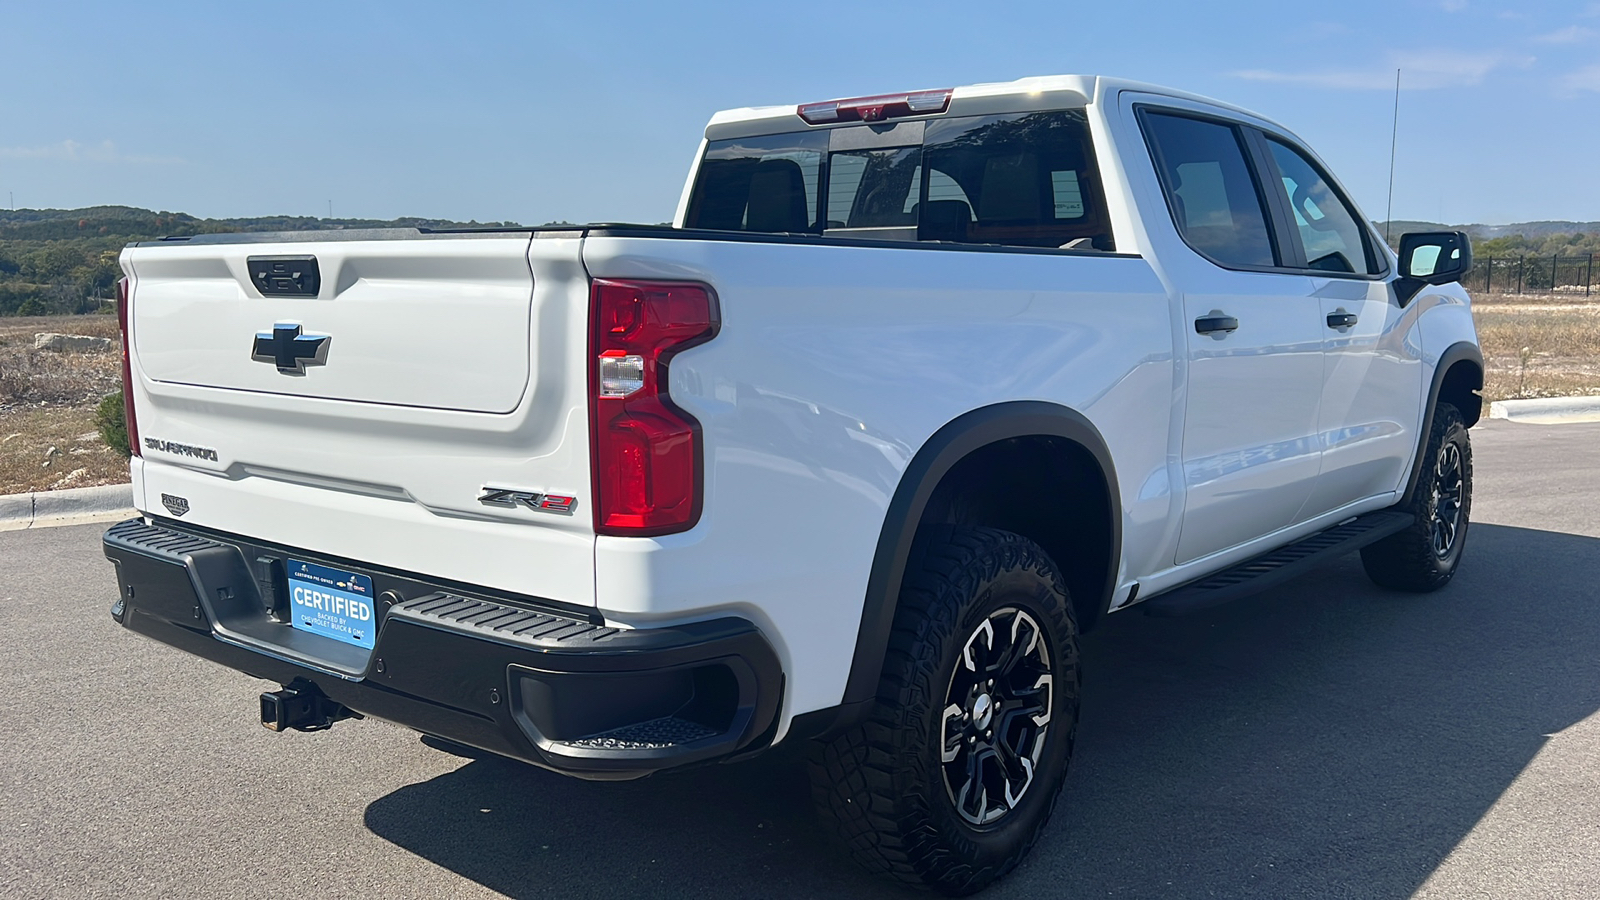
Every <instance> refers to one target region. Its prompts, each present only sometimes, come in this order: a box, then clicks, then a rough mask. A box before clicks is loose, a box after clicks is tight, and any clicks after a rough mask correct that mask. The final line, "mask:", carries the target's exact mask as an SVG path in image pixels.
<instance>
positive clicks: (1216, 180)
mask: <svg viewBox="0 0 1600 900" xmlns="http://www.w3.org/2000/svg"><path fill="white" fill-rule="evenodd" d="M1144 130H1145V138H1146V139H1147V140H1148V141H1149V143H1150V149H1151V151H1152V155H1153V156H1154V157H1155V161H1156V172H1157V174H1158V175H1159V176H1160V178H1161V187H1162V189H1163V190H1164V191H1165V192H1166V195H1167V203H1168V205H1169V206H1170V207H1171V208H1172V219H1173V222H1174V223H1175V224H1176V225H1177V227H1178V233H1179V234H1181V235H1183V239H1184V240H1185V241H1187V242H1188V244H1189V246H1191V247H1193V248H1194V249H1196V250H1198V251H1200V252H1201V253H1202V254H1204V255H1205V256H1207V257H1209V258H1210V259H1211V260H1213V261H1214V262H1216V263H1218V264H1220V265H1224V266H1275V265H1277V264H1278V261H1277V258H1276V256H1275V254H1274V253H1273V249H1272V238H1271V236H1270V233H1269V232H1268V230H1267V214H1266V209H1265V208H1264V206H1263V204H1262V202H1261V195H1260V193H1259V192H1258V191H1257V190H1256V185H1255V179H1253V178H1252V177H1251V176H1250V168H1249V166H1248V165H1247V164H1246V163H1245V151H1244V144H1243V143H1242V142H1241V141H1240V136H1239V133H1238V131H1237V129H1235V128H1234V127H1232V126H1230V125H1224V124H1221V123H1219V122H1211V121H1207V120H1203V119H1191V118H1189V117H1187V116H1180V115H1170V114H1166V113H1155V112H1151V113H1147V114H1146V115H1145V116H1144Z"/></svg>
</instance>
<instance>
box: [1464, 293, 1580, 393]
mask: <svg viewBox="0 0 1600 900" xmlns="http://www.w3.org/2000/svg"><path fill="white" fill-rule="evenodd" d="M1472 312H1473V318H1474V319H1476V320H1477V323H1478V341H1479V343H1481V344H1482V345H1483V361H1484V367H1485V372H1484V382H1485V384H1484V387H1483V396H1484V399H1485V400H1509V399H1515V398H1523V397H1570V396H1576V395H1584V394H1587V395H1600V294H1597V295H1594V296H1591V297H1585V296H1583V295H1582V294H1544V295H1534V294H1522V295H1520V296H1519V295H1516V294H1474V295H1473V298H1472Z"/></svg>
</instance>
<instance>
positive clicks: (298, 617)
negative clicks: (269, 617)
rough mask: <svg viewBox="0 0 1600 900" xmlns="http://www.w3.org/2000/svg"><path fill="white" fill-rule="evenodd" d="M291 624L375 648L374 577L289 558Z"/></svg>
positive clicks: (324, 635) (347, 641) (302, 629)
mask: <svg viewBox="0 0 1600 900" xmlns="http://www.w3.org/2000/svg"><path fill="white" fill-rule="evenodd" d="M287 568H288V570H289V610H290V612H291V613H292V616H291V617H290V620H289V624H291V625H293V626H294V627H296V628H298V629H300V630H301V631H309V632H311V633H312V634H320V635H322V636H323V637H331V638H333V639H334V640H336V641H344V642H345V643H346V644H355V645H356V646H357V647H365V648H367V649H368V650H371V649H372V639H373V637H374V632H376V631H377V624H378V623H377V619H376V617H375V616H374V615H373V605H372V579H371V578H368V577H367V576H365V575H358V574H356V573H354V572H341V571H339V570H338V569H330V568H328V567H327V566H319V565H317V564H316V563H308V562H301V561H299V560H297V559H291V560H289V565H288V567H287Z"/></svg>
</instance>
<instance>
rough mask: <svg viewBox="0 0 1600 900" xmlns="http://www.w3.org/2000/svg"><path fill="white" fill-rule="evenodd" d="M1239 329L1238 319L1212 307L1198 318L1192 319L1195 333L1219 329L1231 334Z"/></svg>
mask: <svg viewBox="0 0 1600 900" xmlns="http://www.w3.org/2000/svg"><path fill="white" fill-rule="evenodd" d="M1238 330H1239V320H1238V319H1235V318H1234V317H1233V316H1230V315H1227V314H1225V313H1224V312H1223V311H1222V310H1220V309H1213V310H1212V311H1211V312H1209V313H1206V314H1205V315H1203V316H1201V317H1200V318H1198V319H1195V320H1194V332H1195V334H1211V333H1213V332H1217V331H1220V332H1222V333H1223V334H1231V333H1233V332H1235V331H1238Z"/></svg>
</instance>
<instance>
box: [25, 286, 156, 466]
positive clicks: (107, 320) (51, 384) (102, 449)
mask: <svg viewBox="0 0 1600 900" xmlns="http://www.w3.org/2000/svg"><path fill="white" fill-rule="evenodd" d="M42 331H55V332H60V333H62V334H87V335H93V336H95V337H104V338H111V339H112V340H116V339H117V320H116V318H115V317H113V316H93V315H91V316H44V317H26V318H5V319H0V494H12V493H19V492H22V491H43V490H54V489H59V488H73V487H90V486H93V485H99V484H119V483H122V482H125V481H127V480H128V461H127V460H126V459H124V458H123V457H122V455H121V454H119V453H117V452H116V451H114V450H112V449H111V448H110V447H107V446H106V445H105V443H104V442H102V441H101V440H100V435H99V434H98V433H96V431H95V425H94V408H95V406H96V405H98V404H99V402H100V399H101V398H102V397H104V396H105V395H107V394H110V393H113V392H114V391H117V390H120V389H121V386H122V358H121V356H120V355H119V354H118V353H117V352H116V351H115V350H113V351H112V352H109V353H49V352H46V351H42V350H35V349H33V336H34V335H35V334H37V333H39V332H42ZM52 451H53V452H52Z"/></svg>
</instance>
